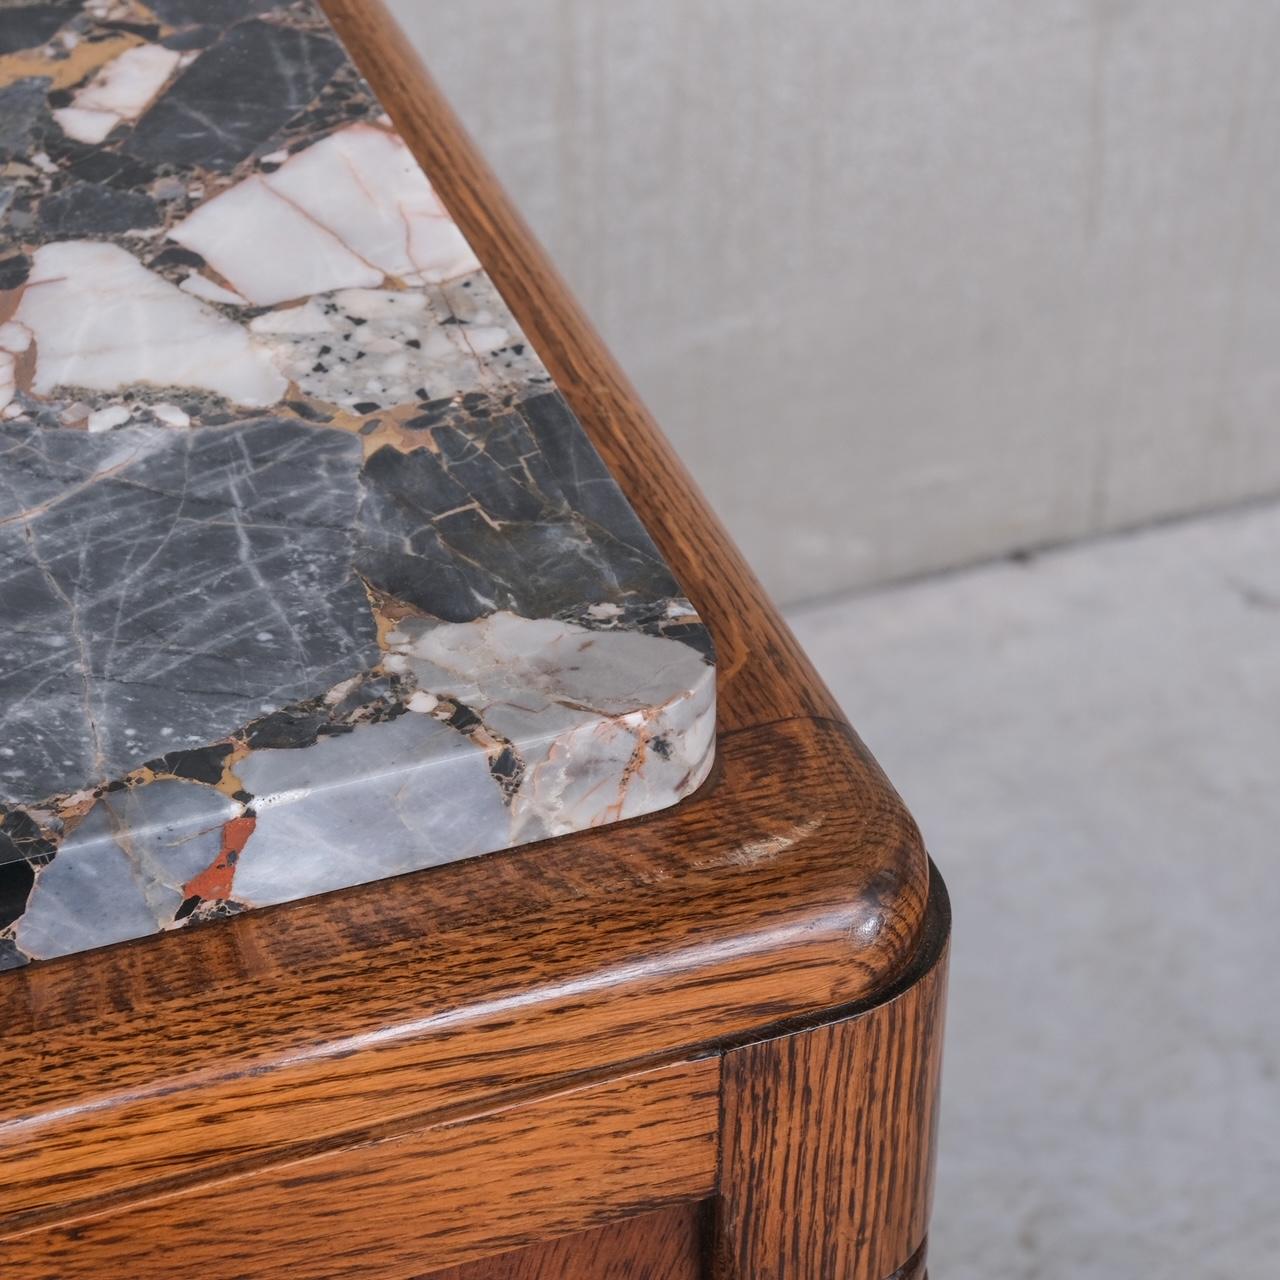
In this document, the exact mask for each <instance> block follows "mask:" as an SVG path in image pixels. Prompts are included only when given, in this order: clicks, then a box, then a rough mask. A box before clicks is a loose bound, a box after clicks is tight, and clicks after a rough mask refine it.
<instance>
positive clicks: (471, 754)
mask: <svg viewBox="0 0 1280 1280" xmlns="http://www.w3.org/2000/svg"><path fill="white" fill-rule="evenodd" d="M239 776H240V777H241V779H242V780H243V782H244V784H245V786H246V787H247V788H248V789H249V790H250V791H252V792H253V793H254V795H255V797H256V799H255V809H256V811H257V815H258V821H257V829H256V830H255V832H254V835H253V838H252V839H251V840H250V841H249V842H248V845H247V846H246V848H245V851H244V854H243V855H242V856H241V859H240V862H239V865H238V866H237V868H236V877H235V895H236V899H237V900H238V901H242V902H246V903H255V902H283V901H287V900H289V899H291V898H300V897H305V896H306V895H308V894H313V893H324V892H327V891H328V890H331V889H340V888H342V887H343V886H344V885H351V884H362V883H364V882H365V881H368V880H376V879H380V878H382V877H384V876H391V875H397V874H399V873H400V872H404V871H414V870H417V869H419V868H421V867H430V866H436V865H438V864H440V863H444V862H455V861H457V860H458V859H460V858H468V857H471V856H473V855H475V854H478V853H487V852H488V851H489V850H491V849H498V848H501V847H502V846H504V845H505V844H507V843H508V842H509V831H510V822H511V819H510V814H509V813H508V812H507V809H506V806H505V805H504V803H503V798H502V791H501V789H500V787H499V785H498V783H497V782H496V781H495V780H494V778H493V776H492V775H491V773H490V771H489V764H488V761H487V759H486V757H485V754H484V752H483V751H481V750H480V749H479V748H478V747H476V746H475V745H473V744H472V743H471V742H470V741H469V740H468V739H467V738H464V737H463V736H462V735H461V734H459V733H458V732H456V731H455V730H454V729H452V728H450V727H449V726H447V725H445V724H442V723H441V722H440V721H439V720H436V719H434V718H433V717H431V716H429V715H420V714H417V713H415V712H409V713H406V714H405V715H402V716H400V717H399V718H398V719H396V720H393V721H390V722H388V723H384V724H376V725H365V726H361V727H360V728H357V729H355V730H354V731H352V732H351V733H347V734H342V735H339V736H337V737H331V738H322V739H321V740H320V741H319V742H317V743H316V744H315V745H314V746H312V747H308V748H307V749H306V750H305V751H295V750H285V751H255V752H253V753H252V754H251V755H249V756H248V757H247V758H246V759H245V760H244V761H243V762H242V764H241V766H240V773H239Z"/></svg>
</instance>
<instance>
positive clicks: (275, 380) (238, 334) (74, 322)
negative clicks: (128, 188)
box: [14, 240, 288, 407]
mask: <svg viewBox="0 0 1280 1280" xmlns="http://www.w3.org/2000/svg"><path fill="white" fill-rule="evenodd" d="M14 319H15V320H16V321H18V322H19V323H21V324H22V325H24V326H26V328H27V329H29V330H30V332H31V334H32V335H33V337H34V340H35V343H36V369H35V376H34V379H33V381H32V390H33V391H34V392H35V393H36V394H37V395H49V394H50V393H51V392H53V391H55V390H57V389H58V388H62V387H86V388H90V389H92V390H95V391H119V390H123V389H124V388H125V387H128V386H131V385H133V384H136V383H151V384H153V385H156V386H179V387H193V388H198V389H200V390H204V391H212V392H214V393H216V394H218V395H221V396H225V397H226V398H227V399H228V400H231V401H233V402H235V403H237V404H242V405H246V406H250V407H265V406H267V405H271V404H275V403H276V402H277V401H278V400H279V399H280V398H281V396H283V395H284V393H285V391H286V390H287V388H288V383H287V382H286V381H285V379H284V378H283V377H282V376H281V374H280V373H279V372H278V371H277V370H276V368H275V367H274V366H273V365H272V363H271V361H270V359H269V358H268V357H267V356H266V355H265V354H264V353H262V352H261V351H259V350H258V348H257V347H255V346H254V344H253V343H252V342H251V341H250V338H249V335H248V333H247V332H246V331H245V329H244V328H243V327H242V326H240V325H238V324H235V323H233V322H232V321H230V320H227V319H226V318H225V317H223V316H221V315H219V314H218V313H217V312H215V311H213V310H211V309H210V308H208V307H206V306H204V305H202V304H201V303H200V302H198V301H197V300H196V299H195V298H191V297H189V296H188V295H186V294H185V293H183V292H182V291H181V290H180V289H178V288H177V287H176V286H174V285H171V284H170V283H169V282H168V281H167V280H164V279H162V278H161V277H160V276H158V275H156V274H154V273H153V272H151V271H148V270H147V269H146V267H144V266H143V265H142V264H141V263H140V262H138V261H137V259H136V258H134V257H133V256H132V255H131V254H130V253H128V252H127V251H126V250H124V249H122V248H120V247H119V246H117V245H113V244H103V243H99V242H95V241H89V240H67V241H62V242H60V243H57V244H47V245H44V246H43V247H42V248H40V249H37V250H36V252H35V254H34V256H33V265H32V269H31V275H30V278H29V280H28V283H27V286H26V289H25V290H24V292H23V295H22V300H21V302H20V303H19V304H18V309H17V312H16V313H15V316H14Z"/></svg>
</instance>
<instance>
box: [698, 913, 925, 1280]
mask: <svg viewBox="0 0 1280 1280" xmlns="http://www.w3.org/2000/svg"><path fill="white" fill-rule="evenodd" d="M943 898H944V892H943V891H942V890H941V888H939V889H938V891H937V893H936V895H935V912H934V913H933V920H932V928H931V936H930V937H929V938H928V939H927V941H926V945H925V946H924V947H922V950H921V954H920V956H919V957H918V959H917V964H916V966H914V968H913V972H912V973H910V974H909V975H907V980H906V981H905V982H904V984H903V986H902V989H901V990H900V991H899V992H897V993H896V994H894V995H892V996H890V997H888V998H887V999H885V1000H884V1001H883V1002H882V1003H880V1004H877V1005H876V1006H875V1007H874V1008H872V1009H869V1010H867V1011H866V1012H864V1013H859V1014H856V1015H854V1016H852V1017H848V1018H843V1019H839V1020H836V1021H832V1022H828V1023H826V1024H824V1025H822V1026H819V1027H815V1028H812V1029H810V1030H808V1031H805V1032H802V1033H799V1034H794V1035H787V1036H780V1037H778V1038H775V1039H771V1040H763V1041H759V1042H757V1043H754V1044H750V1045H747V1046H744V1047H743V1048H741V1049H736V1050H734V1051H733V1052H731V1053H728V1054H726V1055H725V1059H724V1099H723V1108H724V1110H723V1125H722V1130H721V1175H720V1201H719V1226H718V1236H719V1239H718V1250H717V1256H718V1259H719V1261H720V1275H719V1276H718V1277H717V1280H810V1277H818V1276H824V1277H825V1276H830V1277H837V1276H838V1277H840V1280H884V1277H886V1276H889V1275H890V1274H891V1273H893V1272H895V1271H896V1270H897V1269H898V1268H899V1267H901V1266H902V1265H903V1260H904V1259H905V1258H908V1257H910V1256H911V1255H913V1254H914V1253H915V1252H916V1250H917V1249H918V1248H919V1246H920V1245H921V1243H922V1241H923V1240H924V1237H925V1234H926V1232H927V1230H928V1225H929V1209H930V1203H931V1200H932V1185H933V1166H934V1146H935V1142H936V1135H937V1104H938V1084H939V1075H940V1071H941V1053H942V1020H943V1007H944V1004H945V998H946V981H947V946H948V943H947V939H948V935H949V927H948V926H949V920H948V919H947V913H946V912H945V911H944V910H937V909H936V908H941V907H943V906H944V902H943V901H942V899H943ZM908 1274H909V1273H908Z"/></svg>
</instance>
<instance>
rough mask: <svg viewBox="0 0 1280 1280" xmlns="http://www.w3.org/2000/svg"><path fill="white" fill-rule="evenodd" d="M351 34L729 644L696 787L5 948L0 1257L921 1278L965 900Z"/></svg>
mask: <svg viewBox="0 0 1280 1280" xmlns="http://www.w3.org/2000/svg"><path fill="white" fill-rule="evenodd" d="M325 7H326V8H327V10H328V12H329V14H330V16H331V18H332V20H333V22H334V23H335V25H336V26H337V28H338V30H339V32H340V34H341V35H342V37H343V39H344V40H345V41H346V42H347V44H348V46H349V48H350V50H351V52H352V53H353V55H354V57H355V58H356V61H357V62H358V64H359V65H360V67H361V69H362V70H363V71H364V73H365V74H366V76H367V77H368V78H369V79H370V81H371V82H372V83H373V85H374V87H375V89H376V90H377V91H378V93H379V95H380V96H381V98H382V99H383V101H384V103H386V104H387V105H388V108H389V110H390V113H391V115H392V118H393V120H394V123H395V125H396V126H397V128H398V129H399V130H400V132H401V133H402V134H403V136H404V137H405V138H406V139H407V140H408V141H409V143H410V146H411V147H412V149H413V151H414V152H415V153H416V155H417V156H418V158H419V159H420V160H421V161H422V163H423V165H424V167H425V168H426V170H427V171H428V173H429V174H430V175H431V177H432V179H433V181H434V183H435V185H436V188H437V190H438V192H439V194H440V195H441V197H442V198H443V199H444V201H445V203H446V204H447V206H448V207H449V209H450V210H451V212H452V213H453V215H454V216H455V218H456V219H457V221H458V223H459V224H460V225H461V227H462V228H463V230H464V231H465V233H466V235H467V237H468V238H469V239H470V241H471V242H472V244H473V246H474V247H475V249H476V251H477V253H478V255H479V257H480V259H481V261H482V262H483V264H484V265H485V267H486V268H487V269H488V271H489V272H490V274H491V275H492V277H493V278H494V279H495V281H496V282H497V284H498V285H499V287H500V289H501V290H502V292H503V293H504V295H505V296H506V298H507V300H508V302H509V303H510V305H511V307H512V309H513V310H514V312H515V314H516V316H517V318H518V320H519V321H520V322H521V325H522V327H523V328H524V329H525V331H526V332H527V333H528V335H529V336H530V338H531V339H532V341H533V343H534V344H535V346H536V348H537V350H538V352H539V353H540V354H541V356H542V358H543V360H544V361H545V363H546V364H547V366H548V367H549V368H550V370H551V372H552V374H553V375H554V377H555V379H556V382H557V383H558V384H559V386H560V387H561V388H562V390H563V391H564V393H565V395H566V396H567V398H568V400H569V401H570V404H571V406H572V408H573V409H574V411H575V412H576V414H577V415H578V417H579V418H580V420H581V421H582V423H583V424H584V426H585V427H586V429H587V431H588V433H589V434H590V436H591V438H592V439H593V441H594V442H595V443H596V445H597V447H598V448H599V450H600V451H601V453H602V455H603V456H604V458H605V460H606V461H607V463H608V465H609V467H610V468H611V470H612V471H613V473H614V474H615V476H616V477H617V478H618V479H619V481H620V483H621V484H622V486H623V488H624V490H625V492H626V493H627V495H628V496H629V497H630V499H631V501H632V502H633V504H634V505H635V507H636V508H637V510H638V511H639V513H640V515H641V517H642V519H643V520H644V522H645V524H646V525H647V526H648V528H649V529H650V530H651V531H652V533H653V535H654V537H655V539H656V540H657V541H658V543H659V545H660V547H661V549H662V551H663V553H664V554H665V556H666V557H667V559H668V561H669V563H670V565H671V566H672V568H673V569H674V570H675V572H676V575H677V577H678V578H679V580H680V582H681V583H682V584H683V586H684V587H685V588H686V590H687V592H688V594H689V596H690V598H691V599H692V600H693V602H694V604H695V605H696V606H697V607H698V610H699V612H700V614H701V616H702V618H703V619H705V620H706V621H707V623H708V624H709V626H710V629H711V631H712V634H713V637H714V640H715V644H716V647H717V657H718V699H719V702H718V748H717V750H718V755H717V762H716V765H715V768H714V771H713V774H712V777H711V778H710V780H709V781H708V782H707V783H706V784H705V785H704V786H703V787H702V788H701V790H700V791H698V792H697V794H696V795H694V796H693V797H691V798H690V799H688V800H685V801H684V802H682V803H681V804H680V805H678V806H677V807H675V808H674V809H669V810H666V811H663V812H661V813H658V814H655V815H652V816H648V817H643V818H637V819H634V820H631V821H629V822H623V823H620V824H618V825H616V826H612V827H608V828H604V829H600V830H596V831H587V832H582V833H579V834H575V835H570V836H564V837H561V838H559V839H556V840H554V841H551V842H550V843H543V844H539V845H533V846H524V847H521V848H517V849H513V850H510V851H508V852H504V853H500V854H495V855H492V856H490V857H487V858H484V859H480V860H478V861H469V862H461V863H456V864H453V865H450V866H445V867H440V868H438V869H435V870H432V871H428V872H421V873H417V874H414V875H411V876H407V877H401V878H399V879H395V880H391V881H382V882H379V883H374V884H369V885H364V886H361V887H358V888H353V889H349V890H346V891H344V892H342V893H338V894H330V895H327V896H325V897H321V898H313V899H307V900H304V901H301V902H297V903H294V904H290V905H286V906H281V907H276V908H273V909H272V910H270V911H262V912H251V913H248V914H245V915H242V916H238V917H236V918H234V919H231V920H227V921H223V922H220V923H219V924H218V925H217V926H216V927H209V928H202V929H198V930H184V931H181V932H179V933H167V934H161V935H158V936H156V937H154V938H150V939H146V940H143V941H140V942H137V943H132V944H129V945H126V946H122V947H117V948H114V949H111V950H107V951H96V952H92V953H85V954H80V955H72V956H68V957H65V958H64V959H60V960H55V961H49V962H46V963H43V964H38V965H34V966H31V967H30V968H29V969H21V970H15V971H13V972H11V973H7V974H3V975H0V1027H2V1028H3V1036H2V1038H0V1081H3V1083H4V1101H3V1104H0V1107H2V1109H0V1158H2V1159H3V1161H4V1169H5V1173H4V1178H3V1181H2V1182H0V1275H3V1276H4V1277H5V1280H35V1278H36V1277H40V1278H41V1280H53V1278H55V1277H56V1278H58V1280H73V1278H78V1277H94V1278H95V1280H102V1278H104V1277H105V1278H108V1280H110V1278H114V1277H130V1278H134V1277H136V1278H138V1280H145V1278H150V1277H176V1276H184V1277H185V1276H199V1277H200V1278H201V1280H233V1278H240V1277H254V1278H257V1277H268V1276H271V1277H274V1276H288V1277H290V1278H291V1280H324V1278H329V1277H332V1278H333V1280H338V1278H339V1277H341V1278H342V1280H348V1278H356V1277H362V1276H367V1277H370V1278H373V1277H377V1280H400V1278H406V1280H407V1278H409V1277H418V1276H427V1275H432V1276H435V1277H438V1278H443V1277H448V1278H449V1280H464V1278H465V1280H481V1278H488V1277H494V1278H496V1277H508V1278H510V1277H529V1278H532V1277H538V1278H540V1280H541V1278H546V1280H605V1278H606V1277H608V1278H617V1280H622V1278H623V1277H637V1278H639V1277H644V1278H646V1280H684V1278H686V1277H688V1278H690V1280H691V1278H693V1277H697V1276H703V1275H709V1274H714V1275H716V1276H718V1277H721V1278H722V1280H730V1278H732V1280H771V1278H775V1277H776V1278H777V1280H784V1278H792V1277H794V1278H795V1280H885V1278H886V1277H890V1276H895V1277H919V1276H923V1275H924V1255H925V1240H926V1231H927V1225H928V1218H929V1208H930V1196H931V1181H932V1171H933V1161H934V1142H935V1134H936V1112H937V1097H938V1078H939V1066H940V1051H941V1041H942V1017H943V1005H944V996H945V984H946V957H947V937H948V929H949V909H948V904H947V897H946V891H945V889H944V887H943V885H942V882H941V880H940V879H939V877H938V875H937V873H936V871H935V870H934V869H933V868H932V866H931V864H930V862H929V860H928V858H927V856H926V854H925V852H924V849H923V846H922V844H921V841H920V837H919V834H918V832H917V830H916V828H915V825H914V824H913V822H912V820H911V818H910V816H909V815H908V813H907V812H906V810H905V809H904V807H903V805H902V803H901V801H900V800H899V798H898V797H897V795H896V794H895V793H894V791H893V789H892V787H891V786H890V784H889V783H888V781H887V780H886V779H885V777H884V775H883V774H882V773H881V772H880V770H879V769H878V768H877V766H876V764H875V762H874V761H873V760H872V758H871V757H870V755H869V754H868V753H867V751H866V749H865V748H864V747H863V746H862V744H861V743H860V742H859V740H858V738H857V736H856V734H855V733H854V731H853V730H852V728H851V727H850V726H849V724H848V722H847V720H846V719H845V717H844V715H843V713H842V712H841V710H840V708H839V707H838V706H837V705H836V704H835V702H834V701H833V699H832V697H831V695H830V694H829V692H828V691H827V690H826V689H825V687H824V686H823V684H822V682H821V680H820V679H819V678H818V676H817V675H816V674H815V672H814V670H813V668H812V667H811V666H810V664H809V662H808V660H807V659H806V658H805V656H804V654H803V653H802V652H801V651H800V649H799V648H798V647H797V645H796V643H795V641H794V639H793V638H792V636H791V635H790V633H789V632H788V630H787V628H786V626H785V624H784V623H783V622H782V621H781V619H780V618H779V616H778V614H777V612H776V610H775V609H774V608H773V607H772V605H771V604H770V603H769V601H768V599H767V598H766V596H765V595H764V593H763V591H762V590H761V588H760V586H759V584H758V583H757V582H756V581H755V579H754V578H753V577H752V575H751V573H750V571H749V569H748V568H747V567H746V565H745V564H744V563H743V562H742V559H741V557H740V556H739V554H738V553H737V551H736V550H735V549H734V547H733V546H732V544H731V543H730V542H729V541H728V539H727V537H726V536H725V534H724V532H723V530H722V529H721V528H720V526H719V524H718V523H717V521H716V519H715V517H714V516H713V515H712V513H711V512H710V511H709V510H708V509H707V507H706V505H705V502H704V501H703V499H702V498H701V496H700V495H699V494H698V492H697V490H696V489H695V487H694V486H693V484H692V482H691V481H690V479H689V477H688V476H687V474H686V473H685V471H684V470H683V468H682V467H681V465H680V463H679V461H678V460H677V459H676V458H675V456H674V455H673V454H672V452H671V450H670V448H669V446H668V445H667V444H666V442H665V441H664V440H663V438H662V436H661V434H660V432H659V431H658V429H657V427H656V426H655V425H654V423H653V422H652V420H651V419H650V418H649V417H648V415H647V414H646V412H645V410H644V409H643V407H642V406H641V405H640V403H639V402H638V400H637V398H636V396H635V393H634V392H633V391H632V389H631V388H630V387H629V386H628V384H627V383H626V381H625V379H624V378H623V377H622V375H621V373H620V371H619V369H618V367H617V365H616V364H615V363H614V362H613V360H612V359H611V358H610V357H609V355H608V353H607V352H606V351H605V350H604V348H603V347H602V345H601V343H600V340H599V338H598V337H597V336H596V335H595V333H594V332H593V331H592V329H591V327H590V326H589V324H588V323H587V321H586V320H585V319H584V317H583V315H582V314H581V312H580V311H579V310H578V308H577V306H576V305H575V303H574V302H573V300H572V299H571V298H570V297H569V295H568V293H567V291H566V289H565V287H564V285H563V284H562V282H561V281H560V280H559V278H558V277H557V276H556V275H555V273H554V270H553V269H552V268H551V266H550V265H549V263H548V262H547V260H546V258H545V256H544V255H543V254H542V252H541V251H540V250H539V249H538V247H537V245H536V244H535V243H534V241H533V239H532V237H531V235H530V234H529V232H528V230H527V229H526V228H525V226H524V225H523V223H522V222H521V221H520V219H519V217H518V215H517V214H516V213H515V212H514V210H513V209H512V208H511V206H510V204H509V203H508V202H507V201H506V199H505V198H504V197H503V195H502V193H501V192H500V190H499V189H498V187H497V185H496V183H495V181H494V179H493V177H492V175H491V174H490V173H489V171H488V170H487V169H486V168H485V167H484V165H483V162H482V161H481V160H480V158H479V157H478V155H477V154H476V151H475V149H474V147H473V146H472V144H471V143H470V142H469V141H468V140H467V138H466V137H465V135H464V134H463V133H462V131H461V129H460V127H459V125H458V122H457V120H456V119H455V117H454V116H453V114H452V113H451V111H450V109H449V108H448V106H447V105H446V104H445V102H444V101H443V100H442V99H441V97H440V95H439V94H438V92H437V91H436V90H435V88H434V87H433V85H432V84H431V82H430V81H429V79H428V78H427V76H426V74H425V72H424V71H423V69H422V67H421V66H420V65H419V64H418V62H417V60H416V59H415V57H414V55H413V54H412V52H411V51H410V49H409V46H408V44H407V42H406V41H405V39H404V38H403V37H402V36H401V35H400V34H399V32H398V31H397V30H396V28H395V27H394V25H393V24H392V22H391V20H390V19H389V17H388V16H387V14H386V13H385V11H384V10H383V9H382V7H381V5H380V4H377V3H365V2H364V0H326V5H325Z"/></svg>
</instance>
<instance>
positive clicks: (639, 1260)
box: [421, 1203, 709, 1280]
mask: <svg viewBox="0 0 1280 1280" xmlns="http://www.w3.org/2000/svg"><path fill="white" fill-rule="evenodd" d="M708 1208H709V1206H708V1205H707V1204H705V1203H703V1204H681V1205H675V1206H673V1207H672V1208H670V1209H662V1210H659V1211H658V1212H657V1213H646V1214H645V1215H644V1216H643V1217H639V1218H627V1219H625V1220H624V1221H622V1222H615V1223H613V1224H611V1225H610V1226H607V1227H600V1228H599V1229H598V1230H596V1231H586V1232H580V1233H579V1234H577V1235H573V1236H563V1237H562V1238H561V1239H559V1240H553V1241H551V1242H550V1243H549V1244H541V1245H534V1246H533V1247H532V1248H529V1249H523V1250H521V1251H520V1252H519V1253H504V1254H502V1255H501V1256H500V1257H497V1258H485V1259H484V1260H483V1261H481V1262H469V1263H467V1264H466V1265H465V1266H461V1267H450V1268H448V1270H446V1271H434V1272H432V1273H431V1275H430V1276H424V1277H421V1280H702V1276H703V1246H704V1243H705V1241H704V1238H703V1237H704V1235H705V1232H704V1230H703V1221H704V1218H705V1216H706V1210H707V1209H708Z"/></svg>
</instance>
